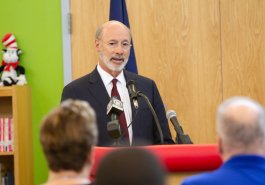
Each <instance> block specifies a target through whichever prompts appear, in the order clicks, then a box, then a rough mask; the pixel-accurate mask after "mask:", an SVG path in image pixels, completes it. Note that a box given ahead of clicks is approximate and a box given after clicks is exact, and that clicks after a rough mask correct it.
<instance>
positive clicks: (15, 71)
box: [0, 33, 27, 86]
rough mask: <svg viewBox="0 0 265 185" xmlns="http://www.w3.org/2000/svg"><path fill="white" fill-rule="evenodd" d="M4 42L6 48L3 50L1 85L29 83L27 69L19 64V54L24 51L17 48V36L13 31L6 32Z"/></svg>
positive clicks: (0, 69)
mask: <svg viewBox="0 0 265 185" xmlns="http://www.w3.org/2000/svg"><path fill="white" fill-rule="evenodd" d="M2 43H3V45H4V46H5V49H3V50H2V53H3V58H2V65H1V67H0V75H1V80H0V86H3V85H4V86H11V85H25V84H27V80H26V77H25V69H24V67H22V66H20V65H19V55H20V54H21V53H22V51H21V50H20V49H18V48H17V42H16V38H15V36H14V35H13V34H11V33H8V34H6V35H5V36H4V37H3V40H2ZM1 73H2V74H1Z"/></svg>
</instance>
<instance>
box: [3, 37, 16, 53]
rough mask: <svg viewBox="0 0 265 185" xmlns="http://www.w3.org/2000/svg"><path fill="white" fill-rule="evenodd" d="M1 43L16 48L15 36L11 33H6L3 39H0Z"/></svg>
mask: <svg viewBox="0 0 265 185" xmlns="http://www.w3.org/2000/svg"><path fill="white" fill-rule="evenodd" d="M2 43H3V45H4V46H5V47H6V48H13V49H17V41H16V38H15V36H14V35H13V34H12V33H7V34H6V35H5V36H4V38H3V40H2Z"/></svg>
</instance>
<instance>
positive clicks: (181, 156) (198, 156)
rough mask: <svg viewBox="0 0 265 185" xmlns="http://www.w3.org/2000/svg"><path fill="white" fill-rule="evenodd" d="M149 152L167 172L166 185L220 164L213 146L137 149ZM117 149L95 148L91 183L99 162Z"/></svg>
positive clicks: (174, 183) (164, 146) (177, 182)
mask: <svg viewBox="0 0 265 185" xmlns="http://www.w3.org/2000/svg"><path fill="white" fill-rule="evenodd" d="M139 148H144V149H147V150H149V151H151V152H152V153H153V154H154V155H155V156H157V158H158V159H159V160H160V161H161V163H162V164H164V166H165V168H166V170H167V185H176V184H180V182H181V181H182V179H183V178H184V177H186V176H190V175H194V174H196V173H200V172H203V171H211V170H215V169H217V168H218V167H219V166H220V165H221V164H222V159H221V156H220V154H219V152H218V147H217V145H215V144H193V145H190V144H187V145H185V144H182V145H151V146H144V147H139ZM115 149H118V147H95V150H94V163H93V166H92V170H91V173H90V179H91V180H92V181H93V180H94V178H95V177H96V171H97V167H98V165H99V163H100V160H101V159H102V158H103V157H104V156H105V155H106V154H107V153H109V152H110V151H112V150H115ZM128 160H129V159H128Z"/></svg>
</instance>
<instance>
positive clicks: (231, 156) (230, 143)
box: [182, 97, 265, 185]
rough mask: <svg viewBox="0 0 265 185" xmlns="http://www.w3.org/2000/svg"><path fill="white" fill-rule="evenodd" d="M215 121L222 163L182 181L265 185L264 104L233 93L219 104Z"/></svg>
mask: <svg viewBox="0 0 265 185" xmlns="http://www.w3.org/2000/svg"><path fill="white" fill-rule="evenodd" d="M216 123H217V134H218V138H219V139H218V146H219V150H220V154H221V156H222V158H223V161H224V163H223V165H222V166H221V167H220V168H219V169H217V170H215V171H213V172H208V173H202V174H199V175H195V176H192V177H188V178H186V179H184V181H183V182H182V185H229V184H231V185H264V184H265V112H264V108H263V107H262V106H261V105H260V104H259V103H257V102H255V101H254V100H252V99H250V98H247V97H233V98H231V99H228V100H226V101H224V102H223V103H222V104H221V105H220V106H219V108H218V111H217V121H216Z"/></svg>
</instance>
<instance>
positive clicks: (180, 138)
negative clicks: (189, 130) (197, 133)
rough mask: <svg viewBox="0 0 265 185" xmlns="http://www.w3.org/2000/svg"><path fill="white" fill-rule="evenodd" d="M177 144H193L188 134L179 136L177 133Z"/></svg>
mask: <svg viewBox="0 0 265 185" xmlns="http://www.w3.org/2000/svg"><path fill="white" fill-rule="evenodd" d="M176 143H177V144H193V142H192V141H191V139H190V136H189V135H187V134H183V133H182V134H179V133H177V136H176Z"/></svg>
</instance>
